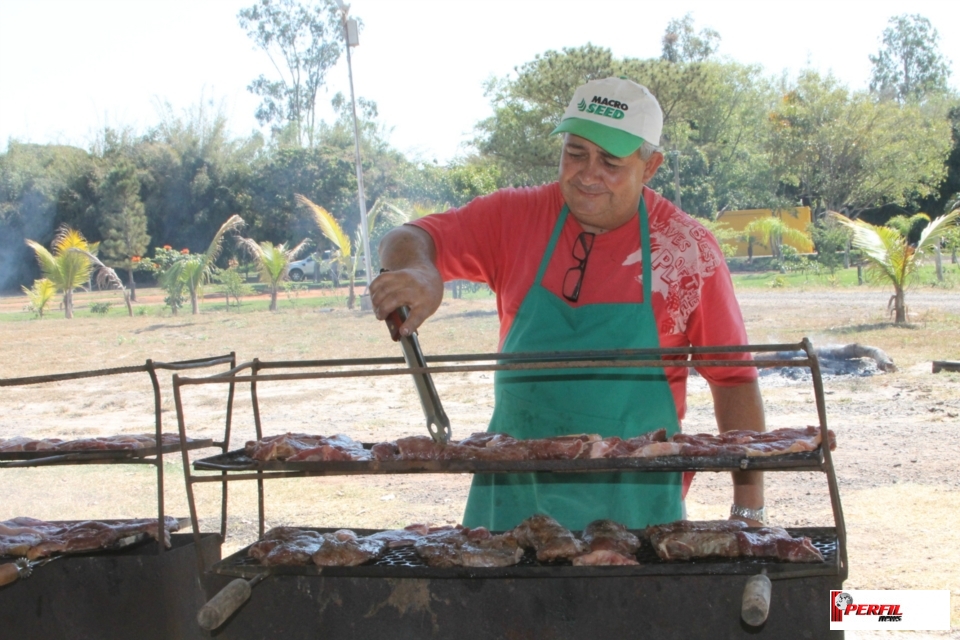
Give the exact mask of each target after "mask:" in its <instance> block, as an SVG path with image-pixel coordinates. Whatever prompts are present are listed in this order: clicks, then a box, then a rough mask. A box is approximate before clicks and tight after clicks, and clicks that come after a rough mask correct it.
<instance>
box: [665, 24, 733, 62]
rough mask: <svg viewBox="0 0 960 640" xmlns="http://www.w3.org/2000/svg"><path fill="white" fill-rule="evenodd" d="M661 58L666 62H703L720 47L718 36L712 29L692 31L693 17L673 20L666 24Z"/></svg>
mask: <svg viewBox="0 0 960 640" xmlns="http://www.w3.org/2000/svg"><path fill="white" fill-rule="evenodd" d="M661 42H662V43H663V53H662V54H661V56H660V57H661V58H663V59H664V60H666V61H667V62H703V61H704V60H707V59H708V58H710V57H711V56H712V55H713V54H714V53H716V51H717V48H718V47H719V46H720V34H719V33H718V32H717V31H715V30H713V29H701V30H700V33H699V34H697V33H695V32H694V30H693V15H691V14H689V13H688V14H686V15H685V16H683V17H682V18H679V19H677V18H674V19H673V20H671V21H670V22H669V23H667V31H666V33H664V34H663V39H662V41H661Z"/></svg>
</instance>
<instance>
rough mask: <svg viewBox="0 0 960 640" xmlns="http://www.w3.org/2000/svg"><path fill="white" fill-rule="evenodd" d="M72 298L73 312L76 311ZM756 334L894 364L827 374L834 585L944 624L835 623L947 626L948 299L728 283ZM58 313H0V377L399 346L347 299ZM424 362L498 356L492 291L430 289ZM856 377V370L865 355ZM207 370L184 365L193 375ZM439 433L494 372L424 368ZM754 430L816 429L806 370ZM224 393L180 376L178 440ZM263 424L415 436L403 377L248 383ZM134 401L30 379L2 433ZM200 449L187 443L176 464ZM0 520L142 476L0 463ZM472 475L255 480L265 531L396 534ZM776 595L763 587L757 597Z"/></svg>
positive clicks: (432, 513) (143, 414) (466, 418)
mask: <svg viewBox="0 0 960 640" xmlns="http://www.w3.org/2000/svg"><path fill="white" fill-rule="evenodd" d="M143 293H149V292H142V294H143ZM84 295H90V294H80V296H79V298H80V299H79V301H78V303H79V305H80V307H81V308H82V307H83V305H84V303H85V302H84V299H83V296H84ZM738 297H739V298H740V302H741V306H742V308H743V312H744V318H745V320H746V323H747V328H748V333H749V335H750V340H751V342H752V343H754V344H771V343H796V342H799V341H800V339H801V338H802V337H804V336H806V337H809V338H810V339H811V340H812V341H813V343H814V344H815V345H816V346H819V347H825V346H830V345H844V344H849V343H854V342H856V343H860V344H864V345H869V346H873V347H877V348H880V349H882V350H884V351H885V352H886V353H887V354H888V355H889V356H890V357H891V358H893V360H894V362H895V363H896V364H897V366H898V369H899V370H898V371H897V372H894V373H880V372H876V371H874V372H873V375H857V376H832V375H826V376H825V380H824V383H825V397H826V406H827V416H828V424H829V426H830V427H831V428H832V429H833V430H834V431H835V432H836V434H837V440H838V447H837V450H836V452H835V456H834V457H835V462H836V468H837V476H838V482H839V487H840V495H841V498H842V505H843V513H844V517H845V521H846V529H847V534H848V538H849V550H848V551H849V560H850V576H849V579H848V580H847V582H846V583H845V586H846V587H847V588H850V589H948V590H950V591H951V593H952V610H951V611H952V616H951V617H952V625H953V629H954V631H951V632H927V633H923V632H917V633H909V632H899V633H893V632H885V633H881V632H877V633H873V634H867V633H866V632H860V633H857V634H854V632H848V634H847V637H848V638H858V639H861V638H883V637H888V636H896V637H902V638H910V639H911V640H916V639H919V638H927V637H931V638H944V637H960V473H958V471H957V467H958V462H960V417H958V415H960V374H957V373H947V372H942V373H938V374H933V373H932V372H931V361H932V360H960V295H958V294H957V293H956V292H953V291H949V290H948V291H943V290H935V289H925V290H917V291H913V292H911V293H910V294H908V298H907V302H908V305H909V306H910V312H911V315H910V317H909V320H910V324H909V325H908V326H905V327H904V326H901V327H897V326H894V325H892V324H890V323H889V318H888V316H887V314H886V312H885V308H886V301H887V298H888V297H889V294H888V293H887V292H886V291H885V290H871V289H864V288H859V289H810V290H806V291H800V290H796V289H793V290H747V291H743V292H740V293H739V294H738ZM22 300H23V299H22V298H0V315H2V314H3V313H4V312H9V311H19V309H20V308H21V307H22V304H23V302H22ZM157 311H158V309H152V310H151V312H150V314H148V315H145V316H135V317H133V318H128V317H117V316H111V317H107V318H97V317H93V316H91V315H90V314H89V313H78V317H77V318H76V319H74V320H73V321H66V320H63V319H58V318H50V319H45V320H43V321H8V322H4V321H0V367H2V370H0V377H2V378H10V377H17V376H27V375H39V374H46V373H60V372H68V371H79V370H88V369H97V368H103V367H118V366H125V365H138V364H142V363H143V362H144V361H145V360H146V359H147V358H152V359H154V360H156V361H174V360H180V359H188V358H197V357H203V356H210V355H218V354H222V353H228V352H231V351H235V352H236V353H237V357H238V360H239V361H241V362H243V361H249V360H251V359H253V358H259V359H260V360H264V361H279V360H309V359H327V358H346V357H367V356H378V355H388V356H395V355H399V353H400V352H399V349H398V348H397V346H396V345H394V344H393V343H392V342H390V340H389V338H388V336H387V332H386V329H385V327H384V326H383V325H382V324H381V323H378V322H377V321H376V320H375V319H374V318H373V317H372V315H370V314H362V313H360V312H359V311H347V310H346V309H335V310H330V309H323V310H317V309H309V308H296V309H285V310H282V311H281V312H279V313H273V314H271V313H267V312H257V313H235V312H231V313H226V312H223V311H204V313H202V314H201V315H199V316H191V315H181V316H179V317H170V316H169V315H166V316H161V315H159V314H158V313H157ZM420 339H421V343H422V345H423V348H424V351H425V352H426V353H428V354H440V353H471V352H474V353H477V352H480V353H484V352H492V351H494V350H495V349H496V343H497V317H496V309H495V305H494V302H493V301H492V300H479V301H463V300H448V301H446V302H445V303H444V305H443V306H442V307H441V309H440V311H439V312H438V314H437V315H436V316H435V317H434V318H432V319H431V320H430V321H428V323H427V324H426V325H425V326H424V327H423V328H422V330H421V332H420ZM868 369H869V367H868ZM222 370H223V367H220V368H217V369H211V370H206V371H198V372H193V373H188V374H183V375H186V376H189V377H200V376H203V375H206V374H208V373H214V372H217V371H222ZM162 380H163V382H164V390H163V394H164V395H163V401H162V407H163V414H162V415H163V420H164V425H165V430H167V431H173V430H175V428H176V420H177V414H176V410H175V407H174V403H173V399H172V393H171V389H170V384H169V380H170V376H169V374H165V375H164V377H163V378H162ZM435 381H436V383H437V387H438V391H439V394H440V397H441V398H442V400H443V403H444V408H445V409H446V411H447V413H448V415H449V416H450V418H451V422H452V424H453V430H454V437H455V438H461V437H464V436H466V435H468V434H469V433H472V432H474V431H482V430H484V429H485V427H486V422H487V420H488V419H489V416H490V412H491V411H492V406H493V398H492V374H491V373H489V372H475V373H463V374H440V375H437V376H435ZM761 388H762V391H763V396H764V402H765V406H766V412H767V420H768V428H779V427H788V426H789V427H792V426H804V425H808V424H816V423H817V415H816V408H815V404H814V394H813V386H812V382H811V381H810V379H809V378H808V377H806V378H805V377H802V376H801V377H799V378H794V377H785V376H782V375H776V374H775V375H764V376H763V377H762V379H761ZM226 391H227V388H226V385H223V384H215V385H197V386H187V387H183V400H184V416H185V418H186V425H187V430H188V434H189V435H190V436H192V437H212V438H215V439H221V438H222V437H223V428H224V414H225V412H224V407H225V402H226ZM688 391H689V409H688V414H687V417H686V419H685V421H684V430H685V431H687V432H690V433H696V432H713V431H715V430H716V427H715V424H714V421H713V415H712V408H711V404H710V397H709V391H708V390H707V387H706V384H705V383H704V382H703V380H702V379H699V378H697V377H694V378H692V379H691V380H690V384H689V390H688ZM258 392H259V401H260V410H261V414H262V416H263V425H264V427H263V428H264V432H265V433H267V434H275V433H282V432H285V431H301V432H308V433H337V432H342V433H346V434H348V435H350V436H351V437H354V438H356V439H359V440H363V441H371V440H372V441H378V440H388V439H395V438H397V437H401V436H404V435H411V434H419V433H425V429H424V420H423V415H422V412H421V410H420V407H419V404H418V400H417V398H416V396H415V393H414V390H413V385H412V383H411V382H410V381H409V379H407V378H406V377H402V378H401V377H365V378H337V379H332V380H310V381H283V382H266V383H261V384H260V385H259V389H258ZM152 411H153V404H152V396H151V392H150V385H149V381H148V378H147V377H146V375H145V374H142V373H138V374H127V375H123V376H114V377H99V378H92V379H87V380H77V381H70V382H59V383H48V384H42V385H34V386H19V387H7V388H0V438H3V437H10V436H15V435H24V436H33V437H53V436H56V437H70V438H72V437H84V436H88V435H106V434H114V433H138V432H147V431H150V430H151V429H152ZM253 433H254V431H253V419H252V406H251V402H250V397H249V393H248V390H246V389H241V390H239V392H238V395H237V399H236V402H235V405H234V426H233V436H232V439H231V448H237V447H239V446H242V444H243V442H244V441H245V440H247V439H248V438H250V437H252V435H253ZM212 453H215V451H212V450H204V451H200V452H195V453H194V454H193V457H194V458H197V457H203V456H207V455H210V454H212ZM164 468H165V470H166V477H167V482H166V492H165V499H166V502H167V509H168V512H170V513H173V514H175V515H186V514H187V507H186V499H185V491H184V486H183V482H182V468H181V466H180V459H179V456H168V457H167V458H166V459H165V464H164ZM0 478H2V482H3V487H4V489H3V494H4V498H3V500H2V501H0V519H7V518H10V517H14V516H20V515H29V516H33V517H38V518H47V519H86V518H93V517H97V518H117V517H143V516H147V515H149V514H150V513H151V511H152V510H154V509H155V501H156V493H155V489H154V486H155V474H154V471H153V469H152V468H151V467H148V466H142V465H85V466H71V467H64V466H61V467H45V468H27V469H16V470H13V469H10V470H2V472H0ZM469 482H470V477H469V476H467V475H440V474H437V475H432V476H424V475H407V476H404V475H396V476H361V477H330V478H305V479H293V480H273V481H270V482H267V483H266V519H267V526H268V527H270V526H275V525H279V524H293V525H305V526H351V527H397V526H403V525H406V524H410V523H412V522H422V521H427V522H432V523H453V522H457V521H458V520H459V517H460V514H461V512H462V508H463V504H464V501H465V499H466V494H467V490H468V487H469ZM255 487H256V484H255V483H253V482H233V483H231V484H230V500H229V523H228V524H229V531H228V538H227V540H226V542H225V544H224V554H228V553H232V552H233V551H235V550H237V549H239V548H241V547H243V546H245V545H247V544H249V543H250V542H252V541H253V540H254V539H255V538H256V535H257V533H256V526H257V507H256V505H257V500H256V493H255ZM766 487H767V489H766V494H767V505H768V511H769V513H770V519H771V521H772V522H773V523H774V524H778V525H783V526H805V525H808V526H824V525H830V524H832V522H833V516H832V513H831V506H830V500H829V494H828V491H827V482H826V477H825V476H824V475H823V474H820V473H784V472H776V473H768V474H767V477H766ZM198 500H199V511H200V514H201V526H202V528H203V529H204V530H213V529H215V528H216V527H218V526H219V515H218V514H219V489H218V487H216V486H215V485H212V484H210V485H203V486H201V487H199V488H198ZM729 503H730V480H729V476H728V475H726V474H715V473H701V474H698V476H697V478H696V480H695V482H694V484H693V488H692V489H691V492H690V495H689V496H688V500H687V508H688V513H689V517H691V518H693V519H708V518H722V517H725V515H726V512H727V510H728V509H729ZM774 597H775V594H774Z"/></svg>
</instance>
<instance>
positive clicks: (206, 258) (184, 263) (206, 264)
mask: <svg viewBox="0 0 960 640" xmlns="http://www.w3.org/2000/svg"><path fill="white" fill-rule="evenodd" d="M243 225H244V222H243V218H241V217H240V216H238V215H236V214H234V215H232V216H230V218H228V219H227V221H226V222H224V223H223V224H222V225H221V226H220V228H219V229H218V230H217V233H216V235H214V236H213V240H211V241H210V246H208V247H207V250H206V251H204V252H203V253H201V254H195V255H191V256H190V257H189V258H186V259H184V260H178V261H176V262H174V263H173V264H172V265H170V268H169V269H167V270H166V271H164V272H163V273H162V274H161V275H160V284H161V286H162V287H164V288H165V289H168V288H169V286H170V285H175V284H176V283H178V282H179V283H183V285H185V286H186V287H187V290H188V291H190V307H191V310H192V311H193V313H194V314H198V313H200V298H201V297H202V296H203V287H204V285H206V284H207V283H209V282H210V280H211V279H212V278H213V271H214V263H215V262H216V261H217V257H218V256H219V255H220V249H221V248H222V247H223V237H224V236H225V235H226V234H227V233H228V232H230V231H236V230H237V229H239V228H240V227H242V226H243Z"/></svg>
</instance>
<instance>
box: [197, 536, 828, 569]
mask: <svg viewBox="0 0 960 640" xmlns="http://www.w3.org/2000/svg"><path fill="white" fill-rule="evenodd" d="M303 529H305V530H311V531H317V532H319V533H332V532H334V531H337V529H333V528H313V527H303ZM353 531H354V532H355V533H356V534H357V535H359V536H366V535H370V534H373V533H377V532H378V530H374V529H353ZM787 532H788V533H790V535H791V536H793V537H799V536H806V537H808V538H810V539H811V541H812V542H813V545H814V546H815V547H816V548H817V549H818V550H819V551H820V553H822V554H823V562H817V563H792V562H786V561H780V560H772V559H766V558H721V557H710V558H699V559H696V560H684V561H665V560H661V559H660V557H659V556H658V555H657V553H656V551H655V550H654V548H653V545H651V544H650V541H649V539H647V537H646V536H645V535H644V533H643V531H632V533H633V534H634V535H636V536H637V537H638V538H639V540H640V548H639V549H638V550H637V553H636V556H635V557H636V560H637V561H638V562H639V563H640V565H639V566H632V565H631V566H612V567H575V566H573V565H572V564H571V563H570V562H569V561H560V562H540V561H538V560H537V558H536V553H535V552H534V551H532V550H530V549H527V550H526V551H525V552H524V555H523V558H521V560H520V562H519V563H517V564H516V565H514V566H512V567H489V568H487V567H450V568H437V567H430V566H428V565H427V564H426V563H424V562H423V560H421V559H420V557H419V556H418V555H417V553H416V551H414V549H413V547H412V546H410V547H401V548H399V549H390V550H388V551H387V553H386V554H385V555H384V556H382V557H381V558H378V559H377V560H375V561H373V562H370V563H367V564H362V565H359V566H356V567H318V566H315V565H293V566H289V565H288V566H283V565H280V566H264V565H262V564H260V563H259V561H257V560H256V559H254V558H251V557H249V556H248V555H247V552H248V550H249V549H250V547H249V546H247V547H244V548H243V549H241V550H240V551H237V552H236V553H234V554H232V555H230V556H228V557H226V558H224V559H223V560H221V561H220V562H217V563H216V564H214V565H213V566H212V567H211V571H212V572H214V573H216V574H219V575H223V576H230V577H235V578H244V579H247V580H250V579H253V578H256V577H259V576H266V575H298V576H320V575H323V576H328V577H351V578H430V579H434V578H441V579H442V578H450V579H460V578H541V577H561V576H562V577H566V578H576V577H584V578H588V577H596V575H597V571H602V572H603V574H604V575H616V576H648V575H672V576H675V575H703V574H722V575H754V574H757V573H760V571H761V570H764V571H766V573H767V575H768V576H769V577H770V579H772V580H775V579H785V578H797V577H809V576H835V575H837V574H838V572H839V570H840V553H839V542H838V540H837V535H836V531H835V530H834V529H833V528H831V527H800V528H792V529H789V528H788V529H787Z"/></svg>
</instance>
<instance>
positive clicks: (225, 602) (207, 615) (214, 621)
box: [197, 574, 265, 631]
mask: <svg viewBox="0 0 960 640" xmlns="http://www.w3.org/2000/svg"><path fill="white" fill-rule="evenodd" d="M264 575H265V574H260V575H258V576H256V577H255V578H253V579H252V580H244V579H243V578H237V579H236V580H234V581H232V582H230V583H229V584H228V585H227V586H225V587H224V588H223V589H221V590H220V592H219V593H218V594H217V595H215V596H213V597H212V598H210V601H209V602H208V603H207V604H205V605H203V606H202V607H201V608H200V611H199V612H198V613H197V623H198V624H199V625H200V628H201V629H203V630H204V631H213V630H214V629H216V628H217V627H219V626H220V625H222V624H223V623H224V622H226V621H227V618H229V617H230V616H232V615H233V614H234V613H235V612H236V610H237V609H239V608H240V606H241V605H242V604H243V603H244V602H246V601H247V600H249V599H250V592H251V590H252V587H253V585H255V584H257V583H258V582H259V581H260V580H262V579H263V577H264Z"/></svg>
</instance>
